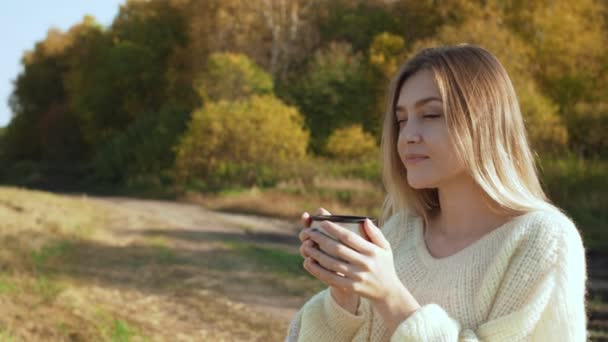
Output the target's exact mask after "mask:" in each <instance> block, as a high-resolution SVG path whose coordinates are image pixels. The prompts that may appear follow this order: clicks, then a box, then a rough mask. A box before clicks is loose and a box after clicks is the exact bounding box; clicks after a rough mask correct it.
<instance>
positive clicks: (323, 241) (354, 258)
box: [308, 231, 366, 266]
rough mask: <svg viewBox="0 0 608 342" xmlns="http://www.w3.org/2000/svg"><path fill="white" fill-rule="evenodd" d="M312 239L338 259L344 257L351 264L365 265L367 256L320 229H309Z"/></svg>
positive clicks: (324, 250)
mask: <svg viewBox="0 0 608 342" xmlns="http://www.w3.org/2000/svg"><path fill="white" fill-rule="evenodd" d="M308 234H309V235H310V240H312V242H313V243H316V244H317V245H318V246H319V249H320V250H322V251H323V252H325V253H326V254H328V255H331V256H333V257H334V258H337V259H342V260H344V261H346V262H348V263H350V264H354V265H359V266H365V265H366V259H365V256H364V255H362V254H360V253H358V252H357V251H356V250H353V249H352V248H350V247H348V246H346V245H344V244H343V243H341V242H340V241H336V240H334V239H332V238H329V237H327V235H325V234H323V233H321V232H319V231H309V232H308Z"/></svg>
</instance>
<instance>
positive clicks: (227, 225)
mask: <svg viewBox="0 0 608 342" xmlns="http://www.w3.org/2000/svg"><path fill="white" fill-rule="evenodd" d="M90 199H91V200H92V201H95V202H97V203H99V204H102V205H105V206H108V207H111V210H112V212H114V213H117V215H116V216H113V217H112V218H111V222H109V227H110V229H111V232H112V235H113V236H114V237H115V238H116V239H117V240H121V241H122V243H121V244H124V245H125V246H126V245H129V244H133V243H136V242H137V240H138V239H141V238H142V237H145V236H151V235H156V236H164V237H165V238H167V237H170V238H168V239H166V243H167V244H168V247H169V248H171V249H173V250H178V251H184V250H187V251H189V253H190V254H191V255H201V253H205V252H208V251H209V250H210V249H211V247H212V245H213V244H214V242H216V240H221V239H222V238H225V239H226V240H230V241H242V242H255V243H259V244H262V245H265V246H269V247H273V248H278V249H281V250H285V251H288V252H290V253H298V247H299V241H298V239H297V233H298V231H299V230H300V227H299V226H298V225H297V224H296V223H294V222H288V221H285V220H279V219H274V218H268V217H260V216H254V215H240V214H233V213H220V212H214V211H210V210H207V209H204V208H202V207H200V206H199V205H195V204H188V203H179V202H171V201H159V200H141V199H133V198H122V197H90ZM120 213H123V214H124V215H120ZM133 215H136V220H135V221H137V223H135V224H134V222H129V220H131V221H133ZM125 227H128V228H125ZM206 237H208V239H206ZM207 284H209V283H207ZM211 285H213V284H211ZM217 285H221V289H222V292H223V293H224V294H225V295H227V296H228V297H229V298H231V299H233V300H236V301H239V302H242V303H244V304H247V305H249V306H251V307H252V308H253V309H254V310H261V311H263V312H266V313H268V314H271V315H273V316H274V317H276V318H277V319H278V320H280V321H283V322H288V321H289V320H290V319H291V317H293V315H294V314H295V312H296V310H297V309H298V308H299V307H300V306H301V305H302V299H301V297H300V296H285V295H281V294H280V293H277V292H274V294H273V293H271V291H272V290H273V289H271V288H268V289H259V288H258V289H257V291H243V290H244V287H245V285H246V284H230V283H229V282H228V283H224V282H221V281H218V283H217ZM212 287H213V286H212Z"/></svg>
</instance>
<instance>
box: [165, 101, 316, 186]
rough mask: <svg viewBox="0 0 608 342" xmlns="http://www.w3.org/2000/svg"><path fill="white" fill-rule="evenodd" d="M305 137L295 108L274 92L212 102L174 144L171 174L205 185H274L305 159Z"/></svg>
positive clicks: (199, 112)
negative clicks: (176, 143)
mask: <svg viewBox="0 0 608 342" xmlns="http://www.w3.org/2000/svg"><path fill="white" fill-rule="evenodd" d="M308 139H309V134H308V132H307V131H306V130H305V129H304V128H303V119H302V116H301V115H300V113H299V112H298V111H297V109H295V108H293V107H290V106H287V105H285V104H284V103H282V102H281V101H280V100H278V99H277V98H275V97H273V96H268V95H266V96H257V95H256V96H253V97H251V98H249V99H247V100H243V101H237V102H227V101H219V102H211V103H208V104H207V105H206V106H205V107H204V108H202V109H200V110H198V111H195V112H194V113H193V117H192V121H191V122H190V125H189V127H188V130H187V132H186V133H185V135H184V136H183V137H182V139H181V141H180V143H179V144H178V146H177V150H176V151H177V159H176V164H175V171H176V175H177V176H178V179H179V181H180V182H181V183H185V184H192V183H193V182H197V183H198V185H197V187H202V188H204V189H206V190H217V189H220V188H222V187H235V186H236V187H238V186H253V185H258V186H270V185H274V184H275V183H276V182H277V181H278V180H280V179H283V178H286V177H288V176H289V174H291V172H292V168H291V166H292V165H293V164H292V163H293V161H294V160H300V159H303V158H305V156H306V148H307V146H308Z"/></svg>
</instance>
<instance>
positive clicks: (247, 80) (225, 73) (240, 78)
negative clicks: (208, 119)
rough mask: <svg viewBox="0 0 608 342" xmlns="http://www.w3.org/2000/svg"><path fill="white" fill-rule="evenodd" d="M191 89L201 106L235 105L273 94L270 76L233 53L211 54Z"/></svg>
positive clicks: (243, 57) (249, 61) (248, 60)
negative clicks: (257, 96)
mask: <svg viewBox="0 0 608 342" xmlns="http://www.w3.org/2000/svg"><path fill="white" fill-rule="evenodd" d="M195 87H196V90H197V92H198V94H199V95H200V96H201V98H202V99H203V101H204V102H209V101H214V102H217V101H220V100H228V101H237V100H241V99H243V98H247V97H249V96H251V95H254V94H258V95H270V94H272V93H273V83H272V78H271V76H270V75H269V74H268V73H266V72H265V71H264V70H262V69H261V68H260V67H259V66H257V65H256V64H255V63H253V62H252V61H251V60H250V59H249V58H247V56H245V55H241V54H233V53H213V54H212V55H211V56H210V57H209V60H208V61H207V69H206V70H205V72H204V73H203V74H202V75H201V76H200V77H199V79H198V80H197V82H196V85H195Z"/></svg>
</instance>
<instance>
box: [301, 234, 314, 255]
mask: <svg viewBox="0 0 608 342" xmlns="http://www.w3.org/2000/svg"><path fill="white" fill-rule="evenodd" d="M314 246H315V243H314V241H312V240H310V239H308V240H306V241H304V242H302V244H301V245H300V255H301V256H303V257H304V258H307V257H309V256H310V255H309V254H308V252H307V250H308V249H309V248H311V247H314Z"/></svg>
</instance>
